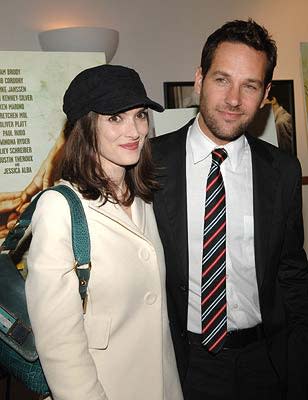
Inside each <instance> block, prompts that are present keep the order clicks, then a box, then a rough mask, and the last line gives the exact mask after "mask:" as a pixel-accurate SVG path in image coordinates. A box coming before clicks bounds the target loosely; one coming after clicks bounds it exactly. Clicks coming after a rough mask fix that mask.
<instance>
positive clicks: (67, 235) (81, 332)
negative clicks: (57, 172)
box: [26, 192, 107, 400]
mask: <svg viewBox="0 0 308 400" xmlns="http://www.w3.org/2000/svg"><path fill="white" fill-rule="evenodd" d="M32 232H33V239H32V242H31V246H30V250H29V257H28V277H27V280H26V296H27V303H28V311H29V316H30V320H31V325H32V328H33V332H34V335H35V342H36V347H37V351H38V354H39V358H40V361H41V364H42V367H43V370H44V373H45V376H46V379H47V382H48V384H49V387H50V390H51V392H52V396H53V400H71V399H74V400H85V399H87V400H107V396H106V394H105V392H104V389H103V387H102V385H101V383H100V382H99V380H98V377H97V371H96V366H95V364H94V361H93V358H92V357H91V354H90V353H89V350H88V341H87V335H86V332H85V329H84V317H83V311H82V304H81V299H80V295H79V289H78V279H77V276H76V274H75V271H74V268H73V266H74V257H73V252H72V242H71V222H70V210H69V206H68V204H67V202H66V200H65V198H64V197H63V196H62V195H61V194H59V193H56V192H47V193H45V194H43V195H42V197H41V198H40V199H39V201H38V204H37V208H36V211H35V213H34V215H33V218H32Z"/></svg>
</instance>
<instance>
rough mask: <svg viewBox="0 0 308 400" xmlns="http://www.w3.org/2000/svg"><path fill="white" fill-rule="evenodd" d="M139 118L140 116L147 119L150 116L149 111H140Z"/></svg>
mask: <svg viewBox="0 0 308 400" xmlns="http://www.w3.org/2000/svg"><path fill="white" fill-rule="evenodd" d="M137 118H139V119H147V118H148V112H147V111H140V112H139V113H138V114H137Z"/></svg>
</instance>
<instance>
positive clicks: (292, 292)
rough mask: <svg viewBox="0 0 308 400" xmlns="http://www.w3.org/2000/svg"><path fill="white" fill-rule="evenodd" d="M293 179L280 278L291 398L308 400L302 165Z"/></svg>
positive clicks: (307, 268) (307, 293) (307, 280)
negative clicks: (285, 321)
mask: <svg viewBox="0 0 308 400" xmlns="http://www.w3.org/2000/svg"><path fill="white" fill-rule="evenodd" d="M293 178H294V179H293V182H294V184H293V189H292V192H291V200H290V202H289V207H288V214H287V219H286V226H285V235H284V242H283V247H282V251H281V262H280V268H279V275H278V278H279V283H280V286H281V289H282V294H283V300H284V305H285V310H286V315H287V323H288V330H289V332H288V335H289V339H288V360H289V361H288V378H289V397H288V398H290V399H291V398H292V399H293V398H296V399H298V400H301V399H307V396H308V387H307V380H308V360H307V359H308V264H307V258H306V254H305V251H304V249H303V239H304V231H303V221H302V185H301V170H300V166H299V163H298V164H297V169H296V173H295V174H294V175H293Z"/></svg>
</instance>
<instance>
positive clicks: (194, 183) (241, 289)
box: [186, 117, 261, 333]
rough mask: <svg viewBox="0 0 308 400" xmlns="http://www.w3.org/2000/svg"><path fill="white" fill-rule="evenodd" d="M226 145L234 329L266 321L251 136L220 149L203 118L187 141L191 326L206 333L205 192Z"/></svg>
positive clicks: (228, 285) (230, 311)
mask: <svg viewBox="0 0 308 400" xmlns="http://www.w3.org/2000/svg"><path fill="white" fill-rule="evenodd" d="M217 147H224V148H225V149H226V151H227V153H228V157H227V159H226V160H225V161H224V162H223V163H222V165H221V173H222V176H223V180H224V185H225V192H226V222H227V227H226V274H227V279H226V293H227V326H228V330H233V329H245V328H249V327H252V326H255V325H257V324H259V323H260V322H261V314H260V305H259V295H258V287H257V280H256V270H255V254H254V218H253V191H252V163H251V151H250V146H249V144H248V142H247V139H246V138H245V136H241V137H239V138H238V139H237V140H234V141H233V142H230V143H228V144H227V145H225V146H217V145H216V144H215V143H214V142H212V141H211V140H210V139H209V138H207V136H205V134H204V133H203V132H202V131H201V129H200V126H199V123H198V117H197V118H196V120H195V122H194V124H193V125H192V126H191V127H190V130H189V132H188V135H187V142H186V184H187V219H188V252H189V298H188V322H187V328H188V330H189V331H191V332H195V333H200V332H201V270H202V262H201V260H202V242H203V220H204V205H205V188H206V181H207V176H208V173H209V170H210V166H211V163H212V156H211V152H212V150H213V149H214V148H217Z"/></svg>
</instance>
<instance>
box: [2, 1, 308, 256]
mask: <svg viewBox="0 0 308 400" xmlns="http://www.w3.org/2000/svg"><path fill="white" fill-rule="evenodd" d="M3 3H4V0H2V4H1V15H0V50H40V48H39V43H38V39H37V32H39V31H41V30H46V29H52V28H56V27H65V26H78V25H79V26H106V27H111V28H115V29H117V30H119V32H120V43H119V48H118V51H117V53H116V55H115V57H114V59H113V61H112V63H113V64H117V63H118V64H125V65H128V66H132V67H134V68H136V69H137V70H138V71H139V72H140V74H141V76H142V78H143V79H144V81H145V82H146V86H147V89H148V93H149V94H150V96H152V97H153V98H155V99H156V100H158V101H161V102H163V82H164V81H177V80H192V79H193V75H194V71H195V68H196V67H197V66H198V64H199V59H200V52H201V48H202V46H203V43H204V41H205V38H206V37H207V36H208V34H209V33H211V32H212V31H213V30H214V29H216V28H218V27H219V26H220V25H222V24H223V23H224V22H225V21H227V20H232V19H235V18H237V19H246V18H247V17H252V18H254V19H256V20H257V21H258V22H259V23H261V24H263V25H265V26H266V27H267V29H268V30H269V31H270V32H271V33H272V35H273V37H274V39H275V40H276V41H277V45H278V52H279V54H278V66H277V69H276V72H275V75H274V79H293V80H294V89H295V110H296V130H297V153H298V157H299V159H300V161H301V164H302V168H303V175H306V176H308V157H307V155H308V144H307V142H308V140H307V136H308V135H307V128H306V122H305V112H304V97H303V87H302V77H301V69H300V51H299V43H300V42H308V24H307V15H308V2H307V0H293V1H287V0H254V1H252V0H190V1H189V2H188V1H187V0H155V1H154V0H151V1H146V0H129V1H127V0H52V1H50V0H26V1H25V0H10V1H6V2H5V4H3ZM303 191H304V204H305V206H304V219H305V226H306V236H307V237H306V249H308V186H304V187H303Z"/></svg>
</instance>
